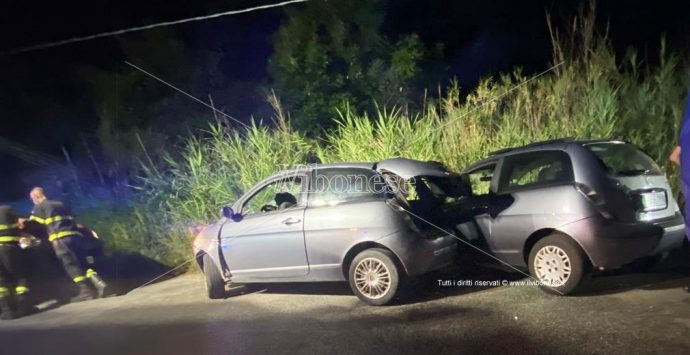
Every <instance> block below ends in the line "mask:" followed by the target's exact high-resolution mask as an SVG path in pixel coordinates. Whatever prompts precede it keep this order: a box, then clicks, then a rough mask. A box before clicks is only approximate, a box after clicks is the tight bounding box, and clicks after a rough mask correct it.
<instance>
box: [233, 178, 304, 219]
mask: <svg viewBox="0 0 690 355" xmlns="http://www.w3.org/2000/svg"><path fill="white" fill-rule="evenodd" d="M303 182H304V177H303V176H293V177H290V178H286V179H281V180H277V181H274V182H272V183H270V184H268V185H266V186H264V187H263V188H262V189H261V190H259V191H257V192H256V193H255V194H254V195H253V196H252V197H250V198H249V199H248V200H247V201H245V202H244V204H243V205H242V214H243V215H245V216H248V215H254V214H260V213H267V212H272V211H276V210H284V209H287V208H291V207H298V206H301V205H302V191H303V188H302V186H303Z"/></svg>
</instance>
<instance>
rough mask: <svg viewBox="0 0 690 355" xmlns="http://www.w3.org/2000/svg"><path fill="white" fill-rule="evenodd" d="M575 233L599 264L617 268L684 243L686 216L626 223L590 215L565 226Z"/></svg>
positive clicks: (566, 230) (563, 229) (595, 264)
mask: <svg viewBox="0 0 690 355" xmlns="http://www.w3.org/2000/svg"><path fill="white" fill-rule="evenodd" d="M561 230H562V231H563V232H565V233H567V234H568V235H570V236H572V237H573V238H574V239H575V240H576V241H577V242H578V243H579V244H580V246H582V248H583V249H584V251H585V253H586V254H587V255H588V256H589V259H590V261H591V262H592V265H593V266H595V267H604V268H617V267H620V266H622V265H625V264H628V263H630V262H633V261H635V260H637V259H639V258H642V257H645V256H650V255H655V254H660V253H664V252H667V251H670V250H673V249H675V248H678V247H680V246H681V245H682V243H683V238H684V235H685V223H684V221H683V217H682V216H681V215H680V214H677V215H676V216H674V217H671V218H669V219H666V220H663V221H656V222H654V223H645V222H635V223H623V222H617V221H611V220H606V219H604V218H602V217H599V216H597V217H591V218H587V219H584V220H581V221H578V222H575V223H572V224H569V225H567V226H564V227H563V228H561Z"/></svg>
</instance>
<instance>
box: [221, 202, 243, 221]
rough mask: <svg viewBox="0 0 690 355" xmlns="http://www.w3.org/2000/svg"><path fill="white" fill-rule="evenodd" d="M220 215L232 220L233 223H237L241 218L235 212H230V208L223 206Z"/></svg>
mask: <svg viewBox="0 0 690 355" xmlns="http://www.w3.org/2000/svg"><path fill="white" fill-rule="evenodd" d="M220 214H221V215H222V216H223V217H225V218H227V219H230V220H233V221H235V222H239V220H240V219H241V218H242V216H241V215H238V214H236V213H235V211H233V210H232V207H228V206H225V207H223V208H222V209H221V210H220Z"/></svg>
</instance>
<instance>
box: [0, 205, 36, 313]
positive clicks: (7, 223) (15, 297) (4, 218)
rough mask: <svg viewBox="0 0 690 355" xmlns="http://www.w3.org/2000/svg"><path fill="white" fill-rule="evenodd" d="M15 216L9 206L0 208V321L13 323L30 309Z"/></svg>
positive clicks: (23, 257) (24, 256)
mask: <svg viewBox="0 0 690 355" xmlns="http://www.w3.org/2000/svg"><path fill="white" fill-rule="evenodd" d="M20 237H21V236H20V231H19V224H18V218H17V215H16V214H15V213H14V211H13V210H12V208H11V207H10V206H4V205H0V312H2V313H0V319H14V318H17V317H21V316H22V315H25V314H27V313H29V312H28V310H29V309H30V307H31V306H30V304H29V301H28V299H27V298H28V292H29V288H28V287H27V284H26V275H27V267H28V265H29V263H28V262H27V260H26V254H25V253H24V251H23V250H22V249H21V248H20V247H19V239H20Z"/></svg>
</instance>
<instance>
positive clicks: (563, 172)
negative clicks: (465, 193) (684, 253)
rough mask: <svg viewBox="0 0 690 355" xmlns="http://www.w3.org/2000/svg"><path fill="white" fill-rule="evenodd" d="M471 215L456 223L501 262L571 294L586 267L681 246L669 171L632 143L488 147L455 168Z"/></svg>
mask: <svg viewBox="0 0 690 355" xmlns="http://www.w3.org/2000/svg"><path fill="white" fill-rule="evenodd" d="M461 176H462V179H463V180H464V181H465V182H466V183H467V184H469V185H470V188H471V191H472V193H471V196H470V197H469V199H468V200H469V201H470V204H471V206H472V209H473V218H472V220H471V221H467V222H464V223H461V224H459V225H458V226H457V228H458V229H459V230H460V234H461V235H462V236H463V237H465V238H466V239H467V241H468V242H474V243H477V244H484V246H485V247H486V248H488V249H489V250H490V252H491V253H492V254H493V255H495V256H496V257H498V258H499V259H501V260H502V261H503V262H505V263H507V264H510V265H513V266H516V267H526V268H529V271H530V273H531V275H532V276H533V277H534V278H535V279H536V280H538V281H539V283H540V284H541V285H542V286H543V287H544V289H545V290H548V291H552V292H555V293H558V294H568V293H571V292H573V291H574V290H576V289H577V287H578V286H579V285H580V283H581V282H582V280H583V279H585V277H586V275H587V274H588V272H589V271H591V270H603V269H614V268H619V267H621V266H623V265H626V264H629V263H631V262H634V261H636V260H640V259H642V258H660V257H662V256H663V255H665V254H667V253H668V252H669V251H671V250H673V249H675V248H678V247H680V246H681V245H682V243H683V239H684V234H685V231H684V228H685V225H684V222H683V217H682V215H681V212H680V210H679V208H678V204H677V203H676V200H675V199H674V197H673V194H672V191H671V187H670V186H669V182H668V179H667V178H666V175H665V174H664V173H663V172H662V170H661V169H660V168H659V166H657V164H656V163H655V162H654V160H653V159H652V158H650V157H649V156H648V155H647V154H645V153H644V152H642V151H641V150H640V149H638V148H637V147H635V146H634V145H632V144H628V143H625V142H622V141H609V140H589V141H584V140H572V139H561V140H554V141H547V142H540V143H534V144H530V145H527V146H524V147H519V148H510V149H505V150H502V151H498V152H495V153H492V154H490V155H489V157H488V158H486V159H483V160H481V161H479V162H477V163H475V164H473V165H472V166H470V167H468V168H467V169H466V170H465V171H464V172H463V173H462V175H461Z"/></svg>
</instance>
